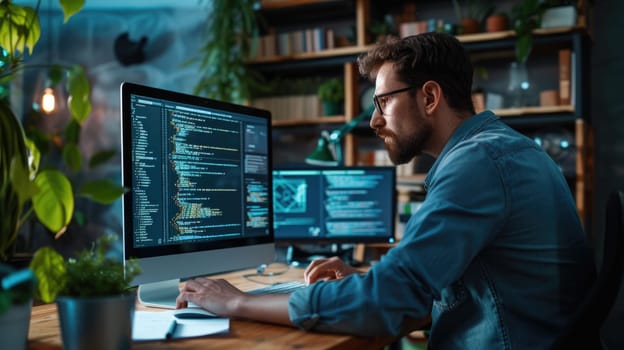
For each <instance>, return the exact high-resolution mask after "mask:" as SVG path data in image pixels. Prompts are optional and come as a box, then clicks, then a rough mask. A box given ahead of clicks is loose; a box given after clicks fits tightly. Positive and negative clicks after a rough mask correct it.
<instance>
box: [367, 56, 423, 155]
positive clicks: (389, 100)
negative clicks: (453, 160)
mask: <svg viewBox="0 0 624 350" xmlns="http://www.w3.org/2000/svg"><path fill="white" fill-rule="evenodd" d="M408 87H409V86H408V85H407V84H406V83H404V82H402V81H400V80H399V79H398V76H397V75H396V73H395V72H394V69H393V64H392V63H388V62H387V63H384V64H383V65H382V66H381V67H380V68H379V71H378V72H377V77H376V80H375V95H376V96H379V98H377V103H376V105H378V106H379V107H381V109H382V110H383V115H382V114H381V113H380V111H379V109H378V108H375V111H374V112H373V116H372V117H371V121H370V126H371V128H373V129H375V132H376V134H377V136H379V137H380V138H381V139H383V141H384V144H385V146H386V149H387V150H388V156H389V157H390V160H392V163H394V164H403V163H407V162H409V161H410V160H412V158H414V157H415V156H417V155H420V154H421V153H422V152H423V151H424V150H426V147H427V143H428V141H429V139H430V138H431V134H432V125H431V123H430V121H428V120H427V119H426V118H425V117H424V110H423V106H422V103H420V102H419V97H422V91H420V89H421V87H420V86H416V87H413V88H412V89H408V90H406V89H407V88H408ZM393 91H400V92H397V93H393V94H389V95H386V96H383V95H384V94H388V93H389V92H393Z"/></svg>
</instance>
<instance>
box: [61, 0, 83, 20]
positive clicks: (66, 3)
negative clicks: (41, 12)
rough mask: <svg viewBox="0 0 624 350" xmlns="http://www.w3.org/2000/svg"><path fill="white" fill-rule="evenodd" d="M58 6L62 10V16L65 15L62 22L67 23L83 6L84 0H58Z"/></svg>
mask: <svg viewBox="0 0 624 350" xmlns="http://www.w3.org/2000/svg"><path fill="white" fill-rule="evenodd" d="M59 4H60V5H61V8H62V9H63V14H64V15H65V17H64V19H63V21H64V23H67V21H68V20H69V18H70V17H71V16H73V15H75V14H76V13H77V12H78V11H80V9H82V7H83V6H84V4H85V0H59Z"/></svg>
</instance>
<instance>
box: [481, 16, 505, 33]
mask: <svg viewBox="0 0 624 350" xmlns="http://www.w3.org/2000/svg"><path fill="white" fill-rule="evenodd" d="M508 28H509V20H508V19H507V16H506V15H504V14H500V15H492V16H489V17H488V18H487V19H486V20H485V30H486V31H488V32H500V31H503V30H507V29H508Z"/></svg>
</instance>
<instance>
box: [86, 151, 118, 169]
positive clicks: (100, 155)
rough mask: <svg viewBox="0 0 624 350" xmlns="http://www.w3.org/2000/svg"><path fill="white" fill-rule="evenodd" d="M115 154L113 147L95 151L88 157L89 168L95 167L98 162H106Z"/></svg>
mask: <svg viewBox="0 0 624 350" xmlns="http://www.w3.org/2000/svg"><path fill="white" fill-rule="evenodd" d="M115 154H117V151H116V150H114V149H106V150H102V151H99V152H97V153H95V154H94V155H93V156H91V159H89V168H95V167H96V166H98V165H100V164H104V163H106V162H108V161H109V160H111V159H112V158H113V156H114V155H115Z"/></svg>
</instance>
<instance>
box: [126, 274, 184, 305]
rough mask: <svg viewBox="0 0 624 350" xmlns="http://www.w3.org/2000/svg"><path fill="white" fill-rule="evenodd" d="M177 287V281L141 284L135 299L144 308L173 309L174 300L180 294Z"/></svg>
mask: <svg viewBox="0 0 624 350" xmlns="http://www.w3.org/2000/svg"><path fill="white" fill-rule="evenodd" d="M179 286H180V280H179V279H172V280H167V281H160V282H153V283H145V284H141V285H139V290H138V291H137V298H138V299H139V302H140V303H141V304H143V305H145V306H151V307H158V308H163V309H175V308H176V298H177V297H178V294H180V288H179Z"/></svg>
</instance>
